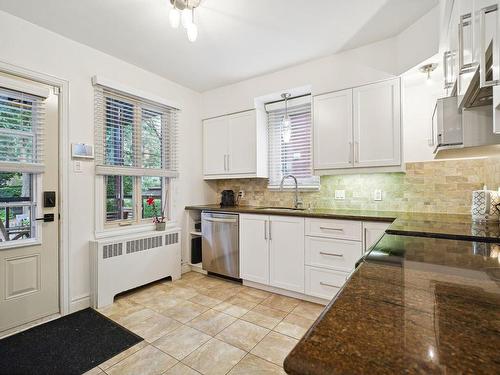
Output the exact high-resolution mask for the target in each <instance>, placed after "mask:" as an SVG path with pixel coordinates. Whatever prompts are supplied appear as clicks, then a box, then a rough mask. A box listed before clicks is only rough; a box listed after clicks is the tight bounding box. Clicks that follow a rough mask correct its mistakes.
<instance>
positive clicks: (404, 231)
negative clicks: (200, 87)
mask: <svg viewBox="0 0 500 375" xmlns="http://www.w3.org/2000/svg"><path fill="white" fill-rule="evenodd" d="M186 210H200V211H220V212H234V213H251V214H262V215H281V216H299V217H315V218H324V219H340V220H361V221H381V222H388V223H392V224H391V225H390V226H389V228H388V229H387V231H386V232H387V233H388V234H396V235H406V236H419V237H435V238H448V239H456V240H465V241H485V242H498V241H500V223H491V224H478V223H474V222H472V220H471V217H470V215H458V214H434V213H413V212H400V211H372V210H346V209H342V210H339V209H327V208H321V209H318V208H315V209H306V210H279V209H272V210H269V209H262V207H255V206H236V207H221V206H220V205H218V204H211V205H200V206H187V207H186Z"/></svg>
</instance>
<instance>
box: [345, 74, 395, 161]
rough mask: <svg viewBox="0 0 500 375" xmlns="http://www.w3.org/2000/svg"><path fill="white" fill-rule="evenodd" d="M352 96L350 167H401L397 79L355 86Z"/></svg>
mask: <svg viewBox="0 0 500 375" xmlns="http://www.w3.org/2000/svg"><path fill="white" fill-rule="evenodd" d="M353 95H354V165H355V167H382V166H388V165H399V164H401V93H400V83H399V78H398V79H393V80H389V81H384V82H378V83H374V84H371V85H366V86H361V87H357V88H355V89H354V91H353Z"/></svg>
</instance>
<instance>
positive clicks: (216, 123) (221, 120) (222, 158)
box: [203, 117, 228, 175]
mask: <svg viewBox="0 0 500 375" xmlns="http://www.w3.org/2000/svg"><path fill="white" fill-rule="evenodd" d="M227 123H228V120H227V117H217V118H213V119H209V120H204V121H203V163H204V165H203V171H204V172H203V173H204V174H205V175H218V174H225V173H227V172H228V169H227V154H228V129H227Z"/></svg>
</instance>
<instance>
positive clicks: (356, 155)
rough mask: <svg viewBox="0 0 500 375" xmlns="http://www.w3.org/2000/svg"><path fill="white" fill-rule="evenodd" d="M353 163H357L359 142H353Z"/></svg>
mask: <svg viewBox="0 0 500 375" xmlns="http://www.w3.org/2000/svg"><path fill="white" fill-rule="evenodd" d="M354 162H355V163H359V142H358V141H356V142H354Z"/></svg>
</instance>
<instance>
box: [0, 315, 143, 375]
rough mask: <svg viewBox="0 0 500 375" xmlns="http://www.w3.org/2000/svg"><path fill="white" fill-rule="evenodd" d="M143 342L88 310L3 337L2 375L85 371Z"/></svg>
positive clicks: (0, 345)
mask: <svg viewBox="0 0 500 375" xmlns="http://www.w3.org/2000/svg"><path fill="white" fill-rule="evenodd" d="M140 341H142V338H141V337H139V336H137V335H135V334H133V333H131V332H130V331H128V330H127V329H125V328H123V327H121V326H120V325H118V324H116V323H114V322H113V321H111V320H109V319H108V318H106V317H105V316H103V315H101V314H99V313H98V312H96V311H94V310H92V309H85V310H82V311H78V312H76V313H74V314H70V315H66V316H63V317H62V318H59V319H56V320H53V321H51V322H48V323H45V324H42V325H39V326H37V327H34V328H31V329H29V330H27V331H24V332H21V333H17V334H15V335H13V336H10V337H7V338H5V339H2V340H0V374H9V375H13V374H37V375H38V374H65V375H66V374H67V375H69V374H83V373H84V372H86V371H88V370H90V369H92V368H94V367H96V366H97V365H99V364H100V363H102V362H104V361H106V360H108V359H110V358H112V357H113V356H115V355H116V354H118V353H120V352H122V351H124V350H125V349H127V348H129V347H131V346H133V345H135V344H136V343H138V342H140Z"/></svg>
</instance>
